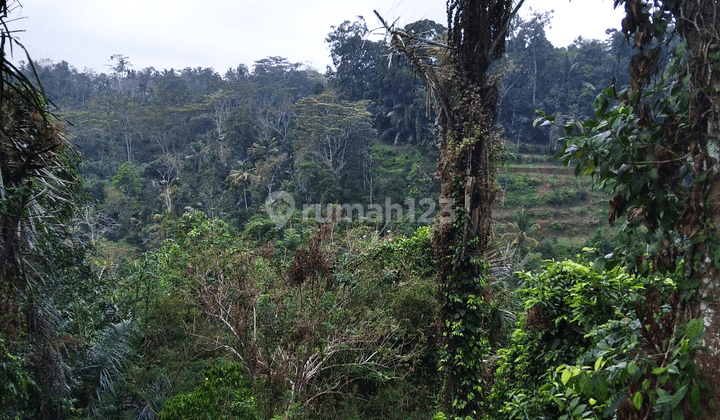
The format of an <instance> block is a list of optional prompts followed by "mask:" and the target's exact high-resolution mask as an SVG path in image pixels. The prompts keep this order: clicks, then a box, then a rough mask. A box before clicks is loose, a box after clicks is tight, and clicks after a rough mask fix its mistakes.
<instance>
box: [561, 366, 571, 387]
mask: <svg viewBox="0 0 720 420" xmlns="http://www.w3.org/2000/svg"><path fill="white" fill-rule="evenodd" d="M570 378H572V373H570V370H569V369H567V368H566V369H565V370H563V373H562V377H561V378H560V380H561V381H562V384H563V385H567V383H568V381H569V380H570Z"/></svg>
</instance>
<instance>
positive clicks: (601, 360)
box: [595, 356, 603, 372]
mask: <svg viewBox="0 0 720 420" xmlns="http://www.w3.org/2000/svg"><path fill="white" fill-rule="evenodd" d="M602 365H603V358H602V356H600V358H599V359H597V360H596V361H595V372H597V371H598V370H600V368H601V367H602Z"/></svg>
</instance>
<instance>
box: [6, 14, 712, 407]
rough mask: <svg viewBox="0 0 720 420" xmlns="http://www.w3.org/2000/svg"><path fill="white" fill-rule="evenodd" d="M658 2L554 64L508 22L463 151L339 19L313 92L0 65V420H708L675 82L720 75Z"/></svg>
mask: <svg viewBox="0 0 720 420" xmlns="http://www.w3.org/2000/svg"><path fill="white" fill-rule="evenodd" d="M6 3H7V2H6V1H5V0H0V17H2V19H5V18H6V15H4V14H2V12H3V11H5V9H6V8H7V5H6ZM455 3H456V5H455V6H452V5H449V6H448V7H458V8H459V9H457V10H455V9H453V10H455V13H460V11H462V10H465V11H467V9H462V7H470V6H468V5H469V4H470V3H472V2H468V1H460V2H454V3H453V4H455ZM510 3H511V2H510ZM620 3H621V4H628V5H630V4H637V5H642V4H645V2H642V1H639V0H638V1H632V2H631V1H629V0H627V1H620ZM655 3H656V4H655V7H656V8H655V9H653V10H654V14H653V15H652V16H651V15H650V14H640V13H639V12H638V14H637V15H632V11H628V13H630V14H631V15H632V16H631V17H633V19H636V20H632V22H636V23H637V22H640V20H641V18H642V19H644V20H642V22H645V23H644V25H645V26H643V25H641V24H640V23H638V26H637V27H632V28H623V31H622V32H621V31H609V32H608V37H607V39H605V40H587V39H582V38H578V39H577V40H576V41H574V42H573V43H572V44H571V45H569V46H566V47H557V46H553V45H552V44H551V43H550V42H549V41H548V40H547V38H546V37H545V32H544V31H545V28H546V27H547V26H548V25H549V23H550V21H549V15H548V14H541V13H536V14H534V15H533V16H531V17H530V18H529V19H528V20H521V19H519V18H515V19H514V20H513V21H512V24H511V25H509V26H508V27H509V28H510V30H509V31H508V33H507V34H506V35H507V38H506V42H504V43H503V44H504V45H503V47H502V48H503V49H504V53H503V54H501V57H500V56H499V57H497V59H494V60H490V58H489V57H490V56H488V57H484V58H482V60H484V61H483V62H484V63H485V64H488V69H489V68H490V67H492V69H499V70H500V74H501V75H502V77H495V76H493V77H489V76H487V75H486V74H483V75H482V77H483V78H484V79H483V80H484V81H485V82H483V83H487V85H486V86H485V85H484V88H487V87H492V89H485V90H484V91H483V90H482V89H481V90H480V91H482V94H487V95H490V97H492V95H495V99H497V101H496V102H497V104H498V106H497V108H496V109H495V108H493V107H489V108H482V109H483V110H485V111H487V110H492V111H493V112H489V111H487V112H485V113H477V114H472V113H470V114H472V115H470V116H469V117H468V120H467V121H464V123H463V124H458V125H457V126H455V127H454V128H455V129H457V130H458V131H456V132H460V133H465V134H467V133H470V134H468V135H467V136H464V137H461V136H457V137H458V138H461V141H456V140H457V138H455V137H453V136H451V135H449V134H448V133H450V129H449V128H448V127H447V126H443V124H446V125H450V119H449V117H448V115H445V114H443V115H440V116H438V112H439V111H438V109H441V108H438V106H439V105H438V103H439V102H438V101H437V97H432V95H431V97H432V98H434V99H433V101H430V103H429V104H430V106H429V107H428V99H427V98H428V91H427V87H426V85H425V84H424V82H423V79H422V78H421V77H419V76H418V73H416V71H415V70H417V63H415V65H416V67H415V68H414V67H413V65H411V62H410V61H409V60H408V59H407V57H405V56H403V55H399V54H397V50H394V49H393V48H397V45H395V46H393V44H392V43H391V41H392V39H391V37H388V39H386V40H381V41H372V40H371V39H369V38H368V35H369V30H368V27H367V24H366V22H365V21H364V19H363V18H361V17H358V19H357V20H355V21H354V22H351V21H344V22H342V23H340V24H339V25H338V26H336V27H333V28H332V31H331V32H330V33H329V34H328V36H327V39H326V42H327V43H328V46H329V49H330V55H331V58H332V60H333V65H334V69H328V71H327V72H326V73H324V74H323V73H320V72H318V71H317V70H315V69H312V68H308V67H305V66H304V65H302V64H300V63H291V62H289V61H288V60H287V59H285V58H283V57H267V58H263V59H259V60H258V61H256V62H255V63H254V65H253V66H252V68H248V67H247V66H245V65H239V66H238V67H237V68H235V69H229V70H227V71H226V72H225V73H224V74H219V73H217V72H216V71H215V70H214V69H209V68H185V69H181V70H178V69H163V70H156V69H154V68H146V69H134V68H133V66H132V63H131V61H132V57H126V56H124V55H122V54H114V55H112V58H111V62H110V71H109V72H107V73H96V72H94V71H91V70H87V69H86V70H85V71H83V72H80V71H78V70H77V69H75V68H74V67H73V66H72V65H71V64H70V63H67V62H64V61H63V62H60V63H53V62H50V61H47V60H39V61H37V62H34V63H30V62H25V63H23V64H22V65H21V66H19V67H15V66H13V65H12V64H10V63H9V62H8V61H6V60H7V59H6V56H5V55H3V59H2V68H1V69H0V70H1V72H2V84H0V92H1V93H2V95H0V111H2V112H0V420H6V419H7V420H19V419H81V418H92V419H138V420H148V419H161V420H165V419H167V420H171V419H173V420H174V419H248V420H249V419H273V420H291V419H296V420H298V419H315V420H320V419H341V420H343V419H347V420H350V419H388V420H389V419H392V420H398V419H405V420H415V419H417V420H420V419H425V420H428V419H435V420H441V419H453V420H455V419H462V420H468V419H482V420H495V419H497V420H500V419H502V420H506V419H563V420H565V419H567V420H571V419H572V420H580V419H619V420H629V419H673V420H674V419H679V418H687V419H691V418H698V419H700V418H703V419H705V418H715V417H713V416H714V414H713V413H716V412H717V407H718V405H717V404H718V402H717V400H716V399H717V398H718V392H719V391H718V390H720V384H718V382H717V381H718V379H717V378H720V375H717V374H716V373H717V369H716V368H715V367H716V366H720V364H718V362H717V351H716V349H715V350H713V348H714V347H713V346H715V344H716V343H715V341H712V340H714V338H713V337H715V336H716V335H717V334H716V332H714V331H715V330H714V328H716V326H717V325H716V324H717V322H716V320H715V318H712V317H711V315H712V314H710V315H708V313H709V312H707V308H708V307H711V306H712V305H715V306H716V303H717V300H716V295H715V294H714V293H716V292H715V290H720V289H719V288H718V287H717V284H716V283H713V282H715V281H716V280H717V267H716V264H717V261H718V260H720V240H719V239H718V235H720V234H717V231H718V229H717V226H720V220H718V217H717V216H716V215H717V214H720V211H717V212H714V211H715V210H718V209H720V206H719V205H718V203H717V197H716V196H713V193H714V192H717V191H719V190H718V186H717V180H718V179H720V176H718V175H717V174H716V171H717V167H718V166H717V160H718V159H717V158H716V157H713V156H715V155H716V154H717V148H715V149H713V144H716V143H712V141H713V139H714V141H717V132H715V131H713V127H716V126H717V124H718V120H717V115H716V113H713V112H710V111H708V109H714V110H717V109H718V108H717V106H718V103H719V102H718V90H717V89H714V90H712V89H710V88H708V89H706V90H702V89H699V88H697V86H698V85H702V86H705V87H707V86H717V85H720V79H718V78H719V77H720V76H718V74H720V71H718V70H717V69H720V65H718V63H719V62H720V61H718V57H720V53H719V52H718V48H719V47H718V44H717V43H716V42H715V41H716V38H712V39H714V40H715V41H713V42H715V43H714V44H713V43H712V42H711V41H708V40H706V39H704V38H703V40H697V39H695V38H693V36H694V35H693V34H694V32H693V30H692V29H691V28H690V29H689V28H688V27H687V25H682V24H679V23H678V19H679V16H680V11H679V8H680V7H684V6H681V5H676V3H675V2H671V1H661V2H655ZM699 3H703V4H704V6H703V7H707V8H710V9H708V10H713V11H714V12H717V11H718V7H720V6H717V5H716V4H715V2H713V1H710V0H702V1H701V2H699ZM706 3H707V4H706ZM483 4H484V3H483ZM493 4H495V3H493ZM498 4H499V3H498ZM646 6H647V7H650V6H649V5H646ZM497 7H500V6H497ZM608 7H610V6H609V5H608ZM638 7H640V6H638ZM629 10H630V9H629ZM638 10H639V9H638ZM682 13H684V14H683V15H682V16H685V17H684V18H687V16H688V13H690V12H689V11H688V10H686V9H684V8H683V10H682ZM693 13H694V12H693ZM698 13H700V12H698ZM703 13H705V14H707V13H708V12H707V10H705V12H703ZM490 15H492V14H490ZM700 15H702V13H701V14H700ZM503 16H505V15H503ZM496 17H497V16H496ZM505 17H507V16H505ZM651 18H652V24H651V23H650V21H649V20H648V19H651ZM498 19H499V18H498ZM646 20H647V22H646ZM696 21H697V22H700V21H701V19H700V18H697V17H696ZM459 22H464V21H463V20H462V19H458V20H457V22H456V23H455V24H456V25H459V24H460V23H459ZM697 22H696V23H697ZM0 23H4V20H3V21H2V22H0ZM559 24H562V23H559ZM698 24H699V23H698ZM628 25H629V24H628ZM648 25H650V26H648ZM3 28H4V26H3V25H2V24H0V31H2V32H1V33H2V40H3V45H5V43H6V42H7V43H13V42H14V40H13V37H12V36H11V35H12V34H10V33H8V32H6V29H3ZM640 28H645V29H647V28H655V29H653V31H652V35H650V32H638V31H640ZM388 29H389V30H395V31H398V30H400V31H401V33H402V34H403V36H406V37H407V38H404V39H406V40H412V41H413V42H421V44H419V45H425V47H424V48H421V49H418V50H416V52H418V51H419V53H420V54H430V53H431V52H432V51H434V50H433V48H430V47H428V45H429V46H433V47H438V46H442V45H445V44H443V43H446V42H458V39H457V38H454V39H453V38H452V35H448V28H445V27H444V26H443V25H442V24H438V23H436V22H432V21H429V20H422V21H419V22H415V23H412V24H410V25H407V26H405V27H404V28H388ZM450 29H451V32H452V30H454V31H455V35H454V36H456V37H457V33H458V32H457V31H458V30H459V29H458V27H454V28H450ZM645 29H643V30H645ZM705 29H706V31H705V32H702V33H703V34H705V33H710V32H712V30H714V32H712V33H714V34H715V35H714V36H716V37H717V28H714V29H712V28H710V29H708V28H705ZM711 29H712V30H711ZM648 31H649V29H648ZM397 33H398V32H395V34H396V35H397ZM635 33H637V34H639V35H637V36H633V34H635ZM643 33H645V34H646V35H647V37H649V38H647V39H646V35H642V34H643ZM502 36H503V39H504V40H505V38H504V37H505V34H503V35H502ZM448 37H450V38H448ZM688 39H690V40H691V41H692V42H688ZM422 42H427V43H426V44H422ZM8 45H9V44H8ZM13 45H17V46H18V48H22V47H21V46H20V45H19V44H13ZM407 45H410V44H407ZM703 46H704V47H703ZM3 48H5V47H3ZM643 48H645V49H643ZM703 48H704V49H703ZM458 50H459V49H458ZM463 51H465V53H467V51H468V50H467V49H465V50H463ZM638 51H651V52H649V53H647V54H644V53H641V54H640V55H636V53H637V52H638ZM698 51H700V52H702V54H700V53H699V52H698ZM3 54H5V53H4V50H3ZM448 54H449V53H448ZM457 54H460V53H457ZM470 55H471V56H472V54H470ZM425 57H429V56H427V55H426V56H425ZM659 57H662V58H659ZM698 57H699V58H698ZM703 57H704V58H705V59H707V60H710V61H709V63H710V64H712V66H711V65H710V64H708V62H702V59H703ZM708 57H709V58H708ZM390 58H392V60H390ZM651 59H653V60H655V61H653V62H652V63H650V64H652V65H650V64H648V63H649V62H645V61H642V60H651ZM696 59H697V60H700V61H697V62H695V61H693V63H695V64H696V65H693V66H690V65H688V62H689V60H696ZM389 60H390V61H389ZM457 60H458V61H453V60H439V59H437V56H432V59H427V61H425V62H424V63H425V64H426V65H428V66H430V65H437V66H441V65H448V64H447V62H450V63H454V64H453V65H456V64H457V62H459V60H460V59H459V58H457ZM482 60H481V61H482ZM638 60H640V61H638ZM713 60H714V61H713ZM490 61H492V63H490ZM638 62H641V63H644V64H643V65H642V66H640V65H638V64H637V63H638ZM700 62H702V63H705V64H707V65H704V64H703V65H699V64H698V63H700ZM489 64H492V66H490V65H489ZM713 66H715V67H713ZM438 68H440V67H438ZM473 68H475V67H473ZM628 68H630V69H632V72H628V71H627V70H626V69H628ZM707 68H710V69H713V70H712V71H710V70H708V71H710V73H708V74H704V73H703V74H699V73H696V72H700V71H701V70H702V71H704V70H703V69H707ZM446 69H447V67H445V70H446ZM648 69H650V70H652V72H651V73H652V74H650V73H647V74H645V73H643V72H649V71H650V70H648ZM489 71H490V70H488V72H489ZM493 71H494V70H493ZM469 73H470V72H469ZM488 74H489V73H488ZM455 75H457V74H455ZM651 76H652V77H651ZM463 77H468V75H467V74H465V75H463ZM702 77H704V78H705V79H708V80H712V81H713V82H717V83H715V84H713V83H710V84H709V85H708V83H699V82H698V80H700V79H701V78H702ZM705 79H702V80H705ZM439 80H441V81H442V82H443V83H448V80H451V79H446V80H444V81H443V79H442V78H440V79H439ZM452 80H455V79H452ZM457 80H460V79H459V78H458V79H457ZM453 83H454V82H453ZM457 83H460V82H457ZM462 83H468V82H467V80H466V79H463V82H462ZM458 86H460V85H458ZM463 86H465V85H463ZM468 86H469V85H468ZM703 89H704V88H703ZM455 90H456V91H457V92H454V91H453V92H450V93H448V95H459V96H458V97H459V98H463V96H462V95H464V94H468V95H470V97H471V99H468V101H469V102H468V103H470V104H471V105H472V104H473V103H475V102H477V101H478V99H477V97H479V95H480V93H477V92H475V93H474V94H477V95H476V96H477V97H474V96H473V95H474V94H473V95H471V94H469V93H468V92H471V89H468V90H467V91H463V89H459V88H456V89H455ZM449 91H450V90H449ZM472 92H474V91H472ZM488 92H489V93H488ZM430 93H431V94H432V93H433V92H430ZM434 94H437V92H434ZM460 102H461V103H463V104H465V102H462V101H460ZM688 104H690V105H688ZM456 105H457V104H456ZM493 106H494V105H493ZM713 106H714V107H715V108H713ZM462 108H463V107H462V106H457V107H455V108H454V109H453V112H460V111H461V110H462ZM467 108H468V109H469V108H472V106H470V105H468V106H467ZM458 110H460V111H458ZM538 110H540V111H538ZM698 110H705V111H703V112H699V111H698ZM481 114H482V115H483V116H487V115H492V116H494V117H495V118H496V121H494V122H493V121H491V120H492V118H485V117H483V118H481V119H480V120H481V122H480V123H478V122H477V121H478V120H473V118H476V117H477V115H481ZM712 118H714V120H713V119H712ZM486 120H487V121H490V123H491V125H490V126H488V127H489V128H488V130H486V131H483V130H480V129H479V128H478V127H483V126H482V124H484V123H485V122H486ZM436 121H438V122H439V123H438V124H436ZM495 122H497V124H498V127H497V130H496V129H495V128H494V126H493V125H494V124H495ZM490 123H488V124H490ZM713 124H715V125H713ZM443 130H445V131H443ZM463 130H465V131H463ZM693 130H694V131H693ZM483 136H486V137H483ZM712 136H715V137H712ZM482 139H486V140H487V139H489V140H487V141H488V142H489V144H490V146H488V147H489V149H491V150H490V151H489V152H487V156H490V157H491V158H492V159H491V158H488V162H490V161H492V162H490V163H488V162H484V163H483V164H485V163H487V166H483V168H489V169H488V171H487V173H488V175H487V178H486V179H485V180H486V181H488V182H489V184H488V185H491V186H492V188H488V189H482V188H479V189H476V190H473V188H475V184H473V183H474V182H478V183H479V181H478V180H477V178H474V177H472V176H469V175H468V174H470V169H469V168H470V166H471V165H470V163H473V164H474V163H476V162H475V161H473V159H474V157H473V156H470V158H468V157H467V156H466V155H463V153H465V152H466V151H467V150H471V149H472V148H473V147H475V145H476V144H480V143H479V142H480V140H482ZM483 141H484V140H483ZM495 141H496V142H495ZM473 142H476V143H473ZM468 145H470V146H468ZM473 150H474V149H473ZM453 153H454V154H453ZM448 156H450V157H452V156H455V157H457V159H456V160H454V161H453V160H452V159H451V158H449V157H448ZM483 156H485V155H483ZM463 159H465V160H463ZM713 159H715V160H713ZM467 162H470V163H468V164H467V168H468V169H467V172H466V173H465V172H463V173H462V174H461V175H462V176H464V177H465V178H463V177H462V176H457V177H455V178H452V177H451V178H452V179H449V180H448V174H455V175H457V173H459V172H453V171H459V170H458V169H457V168H459V167H461V166H462V165H465V164H466V163H467ZM461 164H462V165H461ZM462 167H463V168H464V167H465V166H462ZM463 170H464V169H463ZM494 170H497V172H493V171H494ZM491 172H492V173H491ZM468 179H469V180H470V181H468ZM478 185H479V184H478ZM478 190H482V191H481V193H480V192H478ZM473 191H474V192H473ZM463 194H464V195H463ZM483 194H484V195H483ZM448 196H450V197H453V199H454V201H452V202H451V203H448V202H447V201H446V200H443V199H442V198H441V197H444V198H447V197H448ZM478 197H483V198H488V197H490V198H492V199H493V200H492V201H487V202H481V203H478V202H477V200H478ZM473 200H475V201H473ZM470 203H475V204H477V205H475V204H473V206H471V205H470ZM487 203H492V206H491V207H490V205H489V204H487ZM486 204H487V209H485V207H482V206H486ZM468 207H472V208H468ZM481 207H482V208H483V209H485V210H487V211H488V214H489V210H491V211H492V217H490V218H489V219H488V222H487V224H483V223H480V222H478V221H477V220H478V219H482V217H485V214H483V215H480V216H477V211H475V210H477V209H478V208H481ZM473 212H475V213H473ZM476 216H477V217H476ZM473 217H475V219H474V218H473ZM470 225H474V226H475V228H477V229H476V230H475V231H473V232H471V229H470V228H468V226H470ZM486 228H487V229H488V231H487V237H484V236H483V235H484V233H483V232H481V231H482V230H483V229H486ZM478 232H480V233H478ZM448 237H450V238H448ZM485 239H487V242H486V243H485V242H483V241H485ZM443 241H445V242H443ZM442 244H449V245H448V246H446V247H444V248H443V247H442V246H440V245H442ZM443 279H445V280H443ZM448 279H449V280H448ZM443 281H445V283H443ZM713 334H715V335H713Z"/></svg>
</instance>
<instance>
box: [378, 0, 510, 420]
mask: <svg viewBox="0 0 720 420" xmlns="http://www.w3.org/2000/svg"><path fill="white" fill-rule="evenodd" d="M517 3H518V4H517V5H516V7H515V8H513V4H512V1H510V0H505V1H474V0H466V1H465V0H462V1H456V2H452V3H448V7H447V12H448V36H447V44H446V45H444V44H441V43H437V42H427V40H423V39H421V38H419V37H417V36H413V35H411V34H408V33H407V32H405V31H401V30H395V29H392V28H390V27H388V26H387V25H385V26H386V28H388V30H389V32H390V36H391V48H392V49H393V50H395V51H399V52H402V53H404V54H405V55H406V56H407V57H408V59H409V60H410V62H411V63H412V65H413V67H414V68H415V69H416V70H417V71H418V73H419V74H420V76H421V77H422V78H423V80H424V81H425V84H426V86H427V90H428V94H429V95H428V104H429V103H430V100H431V98H432V99H433V100H435V102H436V105H435V110H436V113H437V115H438V118H437V122H438V125H439V127H440V132H439V139H438V149H439V158H438V171H437V174H438V177H439V178H440V180H441V182H442V186H441V188H442V190H441V195H440V204H441V205H447V204H448V203H450V205H449V206H446V207H445V208H443V209H442V210H441V214H440V216H439V217H438V218H437V219H436V224H435V234H434V235H433V248H434V250H435V259H436V264H437V271H438V273H437V279H438V283H439V285H440V290H441V296H442V297H441V299H442V309H441V313H440V316H441V321H442V323H443V324H444V325H442V327H443V336H444V349H443V352H444V354H443V356H442V359H443V360H442V362H441V363H442V368H443V370H444V372H445V375H447V381H446V395H445V397H446V400H445V401H446V405H447V406H449V407H451V408H452V410H453V412H454V413H455V414H456V415H458V416H460V417H461V418H464V417H465V416H471V417H478V416H481V415H482V414H481V413H482V411H483V401H482V398H481V395H483V393H485V392H487V383H486V382H485V380H484V379H483V357H484V356H487V355H488V354H489V351H490V347H491V345H492V342H491V339H492V336H491V335H490V329H491V328H492V326H491V323H490V312H491V311H492V304H491V302H489V301H488V300H489V299H490V296H489V294H488V293H487V290H488V289H487V288H486V287H487V285H488V283H489V282H490V281H492V280H491V278H490V277H489V276H488V273H487V272H486V269H487V262H486V261H485V260H484V258H485V257H486V256H487V254H486V253H487V252H488V251H489V240H490V234H491V220H492V212H491V206H492V203H493V200H494V197H495V193H496V188H497V187H496V185H495V169H494V162H495V160H496V159H497V154H498V151H499V148H500V146H501V141H500V135H499V132H498V130H497V128H496V126H495V122H494V118H495V115H496V109H497V103H498V92H499V88H498V85H497V83H498V80H499V76H498V75H494V74H492V73H491V72H490V69H491V65H492V64H493V63H494V62H495V61H496V60H498V59H499V58H500V57H502V56H503V54H504V52H505V38H506V34H507V31H508V25H509V24H510V21H511V19H512V18H513V16H514V14H515V13H516V12H517V10H518V8H519V6H520V5H521V4H522V3H523V1H522V0H520V1H518V2H517ZM378 17H379V15H378ZM381 20H382V18H381ZM383 22H384V21H383Z"/></svg>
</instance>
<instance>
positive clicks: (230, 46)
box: [10, 0, 622, 74]
mask: <svg viewBox="0 0 720 420" xmlns="http://www.w3.org/2000/svg"><path fill="white" fill-rule="evenodd" d="M20 3H21V4H22V6H23V7H22V9H21V10H17V11H15V12H14V13H13V15H12V16H13V17H17V16H22V17H23V19H20V20H16V21H14V22H12V23H11V25H10V27H11V29H13V30H23V31H24V32H22V33H17V34H16V35H17V37H18V38H19V39H20V40H21V42H22V43H23V44H24V45H25V47H26V48H27V49H28V51H29V52H30V54H31V56H32V57H33V59H34V60H36V61H37V60H40V59H50V60H52V61H54V62H59V61H62V60H65V61H67V62H68V63H70V64H71V65H72V66H74V67H76V68H77V69H78V70H81V71H82V70H84V69H85V68H90V69H94V70H95V71H97V72H107V71H108V67H107V64H109V62H110V61H109V59H110V55H112V54H122V55H125V56H127V57H128V58H129V61H130V63H131V64H132V68H134V69H136V70H140V69H143V68H146V67H154V68H155V69H157V70H162V69H169V68H174V69H183V68H185V67H212V68H214V69H215V70H216V71H217V72H219V73H221V74H223V73H225V71H226V70H227V69H228V68H230V67H233V68H234V67H237V66H238V64H245V65H247V66H248V67H250V68H252V64H253V63H254V62H255V61H256V60H260V59H262V58H265V57H269V56H281V57H285V58H287V59H288V60H289V61H291V62H293V63H297V62H299V63H304V64H306V65H308V66H310V67H314V68H316V69H317V70H319V71H321V72H324V71H325V67H326V66H327V65H329V64H331V60H330V58H329V50H328V46H327V44H326V43H325V38H326V37H327V34H328V33H329V32H330V31H332V28H331V27H332V26H338V25H340V24H341V23H342V22H343V21H345V20H349V21H354V20H356V17H357V16H358V15H360V16H363V17H364V18H365V20H366V22H367V25H368V27H369V28H370V29H374V28H378V31H377V32H378V36H380V35H381V34H382V31H380V29H379V25H380V23H379V21H378V20H377V18H376V17H375V15H374V14H373V10H374V9H376V10H377V11H378V12H380V14H381V15H382V16H383V17H384V18H386V19H387V20H390V21H394V20H395V19H399V21H398V23H399V24H401V25H404V24H406V23H410V22H414V21H417V20H420V19H431V20H434V21H436V22H439V23H443V24H447V17H446V14H445V1H444V0H364V1H363V0H267V1H258V0H202V1H199V0H62V1H61V0H20ZM530 8H532V9H534V10H538V11H545V10H550V9H554V10H555V13H554V18H553V20H552V28H551V29H549V30H548V38H549V39H550V41H551V42H552V43H553V44H554V45H555V46H558V47H564V46H567V45H569V44H571V43H572V41H573V40H574V39H575V38H577V37H578V36H582V37H583V38H590V39H603V40H604V39H605V38H606V35H605V30H606V29H607V28H618V27H619V26H620V21H621V19H622V12H621V11H620V10H613V1H612V0H573V1H572V2H569V1H568V0H526V2H525V5H523V9H522V12H521V14H523V15H527V14H528V13H529V9H530ZM588 16H591V18H590V19H588ZM22 58H23V57H22V56H21V55H19V54H18V52H17V51H15V57H14V61H19V60H20V59H22Z"/></svg>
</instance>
